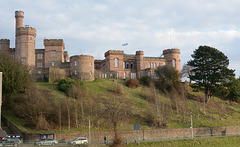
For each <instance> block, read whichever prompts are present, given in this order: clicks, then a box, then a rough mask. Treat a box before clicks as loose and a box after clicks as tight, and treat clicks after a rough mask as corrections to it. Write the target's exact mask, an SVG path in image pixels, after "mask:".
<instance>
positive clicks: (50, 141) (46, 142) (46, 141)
mask: <svg viewBox="0 0 240 147" xmlns="http://www.w3.org/2000/svg"><path fill="white" fill-rule="evenodd" d="M56 144H58V141H57V140H55V139H43V140H40V141H35V142H34V145H37V146H42V145H52V146H53V145H56Z"/></svg>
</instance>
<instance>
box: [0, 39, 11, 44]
mask: <svg viewBox="0 0 240 147" xmlns="http://www.w3.org/2000/svg"><path fill="white" fill-rule="evenodd" d="M0 44H10V40H9V39H0Z"/></svg>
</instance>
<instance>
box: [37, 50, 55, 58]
mask: <svg viewBox="0 0 240 147" xmlns="http://www.w3.org/2000/svg"><path fill="white" fill-rule="evenodd" d="M51 56H52V57H54V56H56V51H55V50H52V51H51ZM37 59H43V54H37Z"/></svg>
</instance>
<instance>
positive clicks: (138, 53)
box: [136, 51, 144, 55]
mask: <svg viewBox="0 0 240 147" xmlns="http://www.w3.org/2000/svg"><path fill="white" fill-rule="evenodd" d="M143 54H144V52H143V51H136V55H143Z"/></svg>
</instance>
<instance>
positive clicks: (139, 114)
mask: <svg viewBox="0 0 240 147" xmlns="http://www.w3.org/2000/svg"><path fill="white" fill-rule="evenodd" d="M114 83H119V84H122V86H123V97H124V98H126V99H127V100H128V101H129V103H130V104H131V105H130V106H131V110H132V112H131V113H132V117H131V118H130V121H129V122H127V123H124V122H122V123H120V124H119V126H118V128H119V129H120V130H132V129H133V125H134V124H140V125H141V129H151V128H153V127H152V126H151V125H150V124H149V123H148V120H147V113H146V111H149V108H150V107H151V106H152V105H151V104H150V103H149V102H148V101H147V99H146V95H147V93H149V88H148V87H145V86H139V87H138V88H136V89H131V88H129V87H126V86H125V81H124V80H114V82H113V81H112V80H111V79H97V80H95V81H91V82H84V85H85V88H86V91H87V96H88V99H91V97H92V96H93V95H94V96H96V97H106V96H108V95H109V93H110V92H111V91H112V87H113V84H114ZM37 84H38V85H39V86H42V87H44V88H46V89H48V90H49V91H51V93H52V94H53V95H54V99H55V100H60V99H64V98H67V96H66V94H65V93H63V92H60V91H59V90H58V87H57V84H56V83H53V84H51V83H44V82H41V83H37ZM159 98H160V100H161V101H162V102H163V103H172V102H171V100H170V99H169V98H167V97H166V96H164V95H163V94H161V95H160V94H159ZM202 98H204V94H203V93H202V92H192V91H191V90H189V97H188V98H187V99H185V101H183V100H181V99H180V100H178V101H180V102H182V103H185V104H184V108H186V111H185V112H184V114H183V112H181V111H179V113H177V111H176V109H175V108H174V105H172V108H171V109H169V110H168V111H169V112H171V116H169V117H168V121H167V128H189V127H190V112H192V116H193V126H194V127H212V126H238V125H239V124H240V104H239V103H235V102H230V101H225V100H222V99H220V98H218V97H212V98H211V100H210V102H209V103H208V104H207V105H206V106H205V107H206V114H205V111H204V105H203V103H202V102H200V99H202ZM3 115H4V116H6V117H8V118H9V119H10V120H11V121H12V122H22V121H19V119H18V118H16V117H15V118H14V115H12V114H11V115H10V114H6V113H4V112H3ZM17 125H18V126H19V128H22V130H24V127H23V126H24V122H22V123H18V124H17ZM108 129H109V128H101V129H99V128H98V130H108ZM73 130H74V131H84V130H78V129H77V128H71V131H73ZM56 131H57V130H56Z"/></svg>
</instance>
